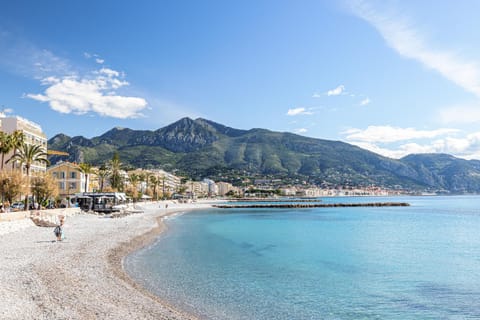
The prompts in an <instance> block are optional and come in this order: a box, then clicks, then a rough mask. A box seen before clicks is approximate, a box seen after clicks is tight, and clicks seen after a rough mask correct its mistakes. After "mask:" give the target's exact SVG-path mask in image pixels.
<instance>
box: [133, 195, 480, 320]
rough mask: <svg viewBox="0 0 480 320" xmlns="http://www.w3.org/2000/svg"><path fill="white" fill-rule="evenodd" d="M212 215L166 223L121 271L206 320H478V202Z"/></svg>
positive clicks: (422, 200) (440, 200)
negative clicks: (149, 244) (165, 226)
mask: <svg viewBox="0 0 480 320" xmlns="http://www.w3.org/2000/svg"><path fill="white" fill-rule="evenodd" d="M322 200H323V201H324V202H325V203H329V202H384V201H401V202H409V203H410V204H411V206H410V207H380V208H318V209H275V210H271V209H231V210H225V209H217V210H208V211H202V212H194V213H189V214H185V215H181V216H177V217H175V218H171V219H169V220H168V222H167V224H168V231H167V232H166V233H164V234H163V235H162V236H161V238H160V239H159V241H157V242H156V243H154V244H153V245H151V246H150V247H148V248H145V249H143V250H141V251H139V252H136V253H134V254H133V255H130V256H129V257H127V259H126V262H125V263H126V268H127V271H128V272H129V273H130V274H131V275H132V276H133V277H134V278H135V279H136V280H137V281H138V282H140V283H141V284H143V285H144V286H145V287H147V288H148V289H149V290H151V291H152V292H154V293H155V294H157V295H158V296H160V297H162V298H163V299H165V300H167V301H169V302H170V303H171V304H172V305H174V306H176V307H178V308H181V309H183V310H186V311H190V312H194V313H195V314H197V315H199V316H200V317H202V318H204V319H249V320H251V319H480V197H477V196H462V197H398V198H324V199H322Z"/></svg>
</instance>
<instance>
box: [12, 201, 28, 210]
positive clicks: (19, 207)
mask: <svg viewBox="0 0 480 320" xmlns="http://www.w3.org/2000/svg"><path fill="white" fill-rule="evenodd" d="M10 208H11V209H12V210H13V211H22V210H23V209H24V208H25V204H24V203H23V202H14V203H12V205H11V206H10Z"/></svg>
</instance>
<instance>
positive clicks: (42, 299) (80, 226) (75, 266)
mask: <svg viewBox="0 0 480 320" xmlns="http://www.w3.org/2000/svg"><path fill="white" fill-rule="evenodd" d="M166 203H168V204H169V207H168V209H165V208H164V204H166ZM212 203H213V201H211V202H199V203H193V204H172V203H171V202H157V203H143V204H141V206H142V209H143V210H144V212H143V213H136V214H132V215H129V216H125V217H122V218H117V219H111V218H105V217H100V216H95V215H90V214H79V215H75V216H72V217H68V218H67V219H66V223H65V228H64V229H65V233H66V240H65V241H62V242H55V241H53V239H54V235H53V228H48V227H47V228H45V227H37V226H25V227H23V228H21V229H18V230H14V231H11V232H8V233H6V234H2V236H1V239H2V240H1V241H0V259H1V260H2V264H1V265H0V283H2V286H0V296H2V297H3V298H2V301H0V318H2V319H118V318H124V319H164V320H194V319H195V320H198V318H197V317H195V316H194V315H191V314H188V313H186V312H184V311H182V310H179V309H177V308H175V307H173V306H171V305H169V304H168V303H167V302H166V301H163V300H162V299H161V298H160V297H158V296H156V295H154V294H153V293H151V292H150V291H148V290H147V289H145V288H144V287H142V286H141V285H140V284H138V283H137V282H135V281H134V280H133V279H132V278H130V276H129V275H128V274H127V272H126V271H125V269H124V267H123V261H124V258H125V257H126V256H127V255H128V254H130V253H132V252H133V251H135V250H139V249H141V248H142V247H144V246H146V245H149V244H151V243H152V242H153V241H154V240H155V239H156V238H157V237H158V236H159V235H160V234H161V233H162V232H163V231H164V230H165V228H166V226H165V223H164V221H163V219H164V218H165V217H167V216H170V215H173V214H176V213H179V212H187V211H188V212H190V211H194V210H199V209H208V208H211V207H212V206H211V204H212ZM1 223H9V222H1Z"/></svg>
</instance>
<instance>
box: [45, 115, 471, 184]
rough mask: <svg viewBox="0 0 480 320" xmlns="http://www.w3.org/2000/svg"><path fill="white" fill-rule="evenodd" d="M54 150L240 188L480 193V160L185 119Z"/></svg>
mask: <svg viewBox="0 0 480 320" xmlns="http://www.w3.org/2000/svg"><path fill="white" fill-rule="evenodd" d="M48 147H49V148H50V149H54V150H59V151H66V152H68V153H69V154H70V156H69V157H68V160H69V161H75V162H88V163H91V164H94V165H101V164H103V163H105V162H106V161H108V160H110V159H111V158H112V156H113V153H114V152H116V151H118V153H119V155H120V158H121V161H122V162H123V163H124V164H126V165H130V166H133V167H153V166H155V167H162V168H164V169H165V170H169V171H172V170H178V171H180V173H181V174H184V175H187V176H190V177H192V178H202V177H210V178H212V179H214V180H228V181H231V182H233V183H235V182H237V183H239V182H240V181H241V180H242V177H245V176H248V177H262V178H264V177H265V178H266V177H270V178H282V179H284V180H286V181H291V182H297V181H308V182H310V183H316V184H319V185H330V186H332V185H352V186H357V185H364V186H365V185H371V184H374V185H379V186H384V187H390V188H409V189H414V190H446V191H450V192H458V193H463V192H480V161H475V160H470V161H469V160H464V159H458V158H455V157H453V156H450V155H444V154H428V155H410V156H407V157H405V158H402V159H400V160H395V159H390V158H386V157H383V156H380V155H378V154H375V153H373V152H370V151H367V150H364V149H361V148H359V147H356V146H353V145H350V144H347V143H344V142H340V141H330V140H322V139H314V138H308V137H303V136H300V135H296V134H292V133H288V132H274V131H269V130H265V129H251V130H240V129H234V128H230V127H227V126H224V125H222V124H218V123H215V122H213V121H210V120H206V119H201V118H200V119H196V120H192V119H190V118H183V119H180V120H179V121H177V122H174V123H172V124H170V125H168V126H166V127H164V128H160V129H158V130H155V131H150V130H132V129H127V128H118V127H117V128H113V129H111V130H110V131H108V132H106V133H104V134H102V135H101V136H99V137H94V138H92V139H87V138H85V137H81V136H77V137H72V138H70V137H68V136H65V135H63V134H58V135H56V136H55V137H53V138H51V139H50V140H49V141H48ZM59 159H61V157H59V156H55V157H52V159H51V161H52V162H53V163H55V162H56V161H57V160H59ZM64 160H65V159H64Z"/></svg>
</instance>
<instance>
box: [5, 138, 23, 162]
mask: <svg viewBox="0 0 480 320" xmlns="http://www.w3.org/2000/svg"><path fill="white" fill-rule="evenodd" d="M9 143H10V150H9V151H12V150H13V153H14V154H16V153H17V149H19V148H22V146H23V145H25V135H24V134H23V132H22V131H21V130H15V131H13V133H12V134H11V135H10V142H9ZM10 159H11V158H10ZM7 162H8V161H7ZM14 168H15V161H14V162H12V169H14Z"/></svg>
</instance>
